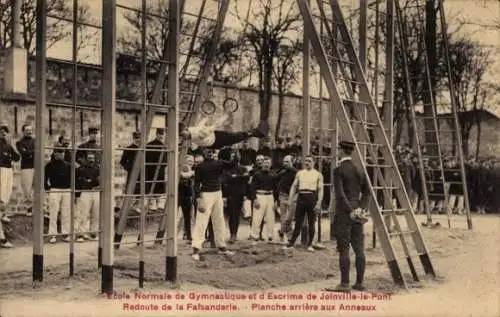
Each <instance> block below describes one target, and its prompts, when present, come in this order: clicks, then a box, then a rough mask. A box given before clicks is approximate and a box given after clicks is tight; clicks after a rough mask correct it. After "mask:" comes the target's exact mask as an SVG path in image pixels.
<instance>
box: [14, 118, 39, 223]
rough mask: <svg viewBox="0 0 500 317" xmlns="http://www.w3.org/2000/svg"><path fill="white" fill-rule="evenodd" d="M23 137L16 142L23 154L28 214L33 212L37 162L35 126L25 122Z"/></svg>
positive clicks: (23, 177)
mask: <svg viewBox="0 0 500 317" xmlns="http://www.w3.org/2000/svg"><path fill="white" fill-rule="evenodd" d="M22 131H23V137H22V138H21V139H20V140H19V141H17V142H16V148H17V150H18V151H19V154H20V155H21V189H22V192H23V196H24V201H25V203H26V206H27V208H28V210H27V212H26V215H27V216H31V214H32V210H33V207H32V204H33V202H32V196H33V172H34V164H35V139H34V138H33V126H32V125H31V124H24V125H23V127H22Z"/></svg>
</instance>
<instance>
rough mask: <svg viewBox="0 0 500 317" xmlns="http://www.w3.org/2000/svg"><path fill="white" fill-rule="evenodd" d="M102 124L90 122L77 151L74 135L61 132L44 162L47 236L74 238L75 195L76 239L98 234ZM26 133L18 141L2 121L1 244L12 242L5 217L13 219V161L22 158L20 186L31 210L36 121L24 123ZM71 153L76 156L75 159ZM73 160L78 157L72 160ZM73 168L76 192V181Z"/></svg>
mask: <svg viewBox="0 0 500 317" xmlns="http://www.w3.org/2000/svg"><path fill="white" fill-rule="evenodd" d="M98 132H99V129H97V128H89V129H88V133H89V139H88V141H86V142H84V143H82V144H80V145H79V146H78V148H77V149H75V151H72V150H70V149H69V146H70V141H69V139H68V137H67V136H66V135H65V134H63V135H61V136H59V138H58V142H57V143H55V144H54V145H53V146H52V155H51V156H50V158H49V160H48V162H47V163H46V164H45V168H44V177H45V179H44V190H45V191H46V201H45V206H44V210H45V217H46V218H48V219H49V228H48V237H47V239H48V242H49V243H56V242H57V237H60V238H61V239H62V240H63V241H65V242H69V241H70V236H69V234H70V215H71V200H72V199H75V202H76V204H75V223H74V224H75V232H77V233H78V234H77V238H76V241H77V242H83V241H85V240H94V241H95V240H97V234H98V230H99V228H98V225H99V217H98V215H99V183H100V180H99V173H100V172H99V161H100V157H101V155H100V152H101V150H100V149H99V145H98V141H97V136H98ZM22 133H23V136H22V137H21V139H20V140H19V141H17V142H16V143H15V144H14V142H13V141H12V138H11V137H10V130H9V127H8V126H7V125H6V124H0V208H1V210H0V211H1V212H2V221H1V222H2V224H0V247H3V248H11V247H12V244H11V243H10V242H9V241H8V240H7V238H6V237H5V233H4V230H3V223H9V222H10V218H9V217H8V215H7V208H8V203H9V201H10V197H11V195H12V189H13V178H14V177H13V175H14V171H13V163H14V162H19V161H20V176H21V177H20V180H21V184H20V185H21V186H20V187H21V189H22V193H23V197H24V205H25V206H26V212H25V214H26V215H27V216H31V215H32V211H33V210H32V206H33V177H34V158H35V139H34V137H33V126H32V125H31V124H29V123H27V124H24V125H23V126H22ZM73 155H74V156H75V158H74V159H73ZM72 162H75V164H74V165H73V164H72ZM73 170H74V174H75V180H74V185H75V195H74V197H73V195H72V191H71V188H72V186H73V180H72V175H73Z"/></svg>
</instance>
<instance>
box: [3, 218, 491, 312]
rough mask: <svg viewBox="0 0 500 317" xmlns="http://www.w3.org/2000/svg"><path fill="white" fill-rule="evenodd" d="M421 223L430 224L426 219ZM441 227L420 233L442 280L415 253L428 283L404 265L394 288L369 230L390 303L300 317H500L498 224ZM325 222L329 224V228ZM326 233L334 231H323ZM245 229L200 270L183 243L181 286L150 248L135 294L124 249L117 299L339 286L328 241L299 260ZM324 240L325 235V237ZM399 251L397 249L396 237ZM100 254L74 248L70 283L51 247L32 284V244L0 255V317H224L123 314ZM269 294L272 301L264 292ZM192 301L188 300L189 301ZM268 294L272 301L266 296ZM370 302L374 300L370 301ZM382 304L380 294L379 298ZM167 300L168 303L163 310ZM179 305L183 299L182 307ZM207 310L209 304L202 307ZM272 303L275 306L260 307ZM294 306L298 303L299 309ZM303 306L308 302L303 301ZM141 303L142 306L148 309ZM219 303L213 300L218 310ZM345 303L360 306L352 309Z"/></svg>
mask: <svg viewBox="0 0 500 317" xmlns="http://www.w3.org/2000/svg"><path fill="white" fill-rule="evenodd" d="M419 220H421V221H423V218H419ZM437 220H438V221H439V222H440V223H441V224H443V225H444V226H443V227H441V228H437V229H428V228H423V229H422V230H423V234H424V238H425V241H426V243H427V247H428V249H429V250H430V254H431V258H432V261H433V264H434V268H435V270H436V272H437V274H438V279H436V280H434V279H431V278H428V277H425V276H423V270H422V266H421V265H420V262H419V260H418V256H416V254H415V255H414V256H412V258H413V263H414V264H415V266H416V268H417V272H418V273H419V276H420V277H421V281H420V283H416V282H412V279H411V275H410V274H409V269H408V265H407V264H406V259H404V258H402V259H400V265H401V267H402V269H403V271H404V273H405V276H406V279H407V281H408V282H409V290H408V291H405V290H400V289H397V288H395V287H394V286H393V283H392V279H391V278H390V274H389V270H388V268H387V265H386V262H385V259H384V256H383V254H382V251H381V248H380V246H378V247H377V248H375V249H373V248H372V246H371V240H372V239H371V238H372V237H371V228H370V226H369V224H368V225H367V227H366V249H367V269H366V286H367V287H368V289H369V290H368V294H391V295H387V296H386V297H385V299H384V300H377V299H373V300H372V299H370V300H367V301H366V303H365V302H363V303H362V304H367V305H368V304H370V305H374V307H375V308H376V310H375V311H373V310H372V311H362V312H354V311H340V310H339V305H341V304H342V303H341V302H338V301H336V302H331V303H335V304H336V305H337V309H336V310H335V311H330V312H328V313H325V312H323V313H321V312H318V311H311V310H310V309H311V308H310V307H309V308H308V306H303V307H302V308H299V309H298V311H296V313H298V312H300V314H301V315H304V314H307V315H309V314H310V315H315V316H316V315H318V316H319V315H322V314H324V315H328V316H332V315H341V314H342V315H343V314H347V315H353V316H357V315H363V316H500V310H499V307H500V300H499V297H500V292H499V287H498V285H500V278H499V276H500V274H499V273H500V272H499V268H500V252H499V251H500V249H499V248H500V247H499V242H500V239H499V237H500V234H499V233H500V230H499V229H500V221H499V220H500V217H498V216H492V215H486V216H476V217H474V218H473V221H474V230H473V231H469V230H467V226H466V223H465V217H463V216H462V217H460V218H459V217H458V216H455V219H454V221H453V223H452V225H453V228H452V229H448V228H447V226H446V225H445V224H446V220H445V219H444V218H441V219H439V218H438V219H437ZM327 227H328V224H327V223H326V222H324V225H323V228H327ZM325 231H327V230H325ZM247 236H248V226H246V225H245V226H243V227H242V229H241V234H240V237H241V240H242V241H239V242H237V244H235V245H234V246H232V248H233V249H234V250H235V251H236V254H235V255H234V256H233V257H232V258H225V257H224V256H220V255H217V254H215V253H214V252H212V251H210V250H207V252H206V253H205V254H204V258H205V261H204V262H203V265H197V264H195V263H193V261H192V260H191V258H190V256H189V253H190V249H189V246H188V245H186V244H185V243H181V245H180V246H179V257H178V276H179V281H178V284H176V285H167V284H166V283H165V282H164V275H165V273H164V272H165V269H164V267H165V264H164V255H165V250H164V249H163V248H151V247H148V248H146V250H145V252H144V259H145V263H146V264H145V265H146V268H145V288H144V289H143V290H139V289H138V282H137V277H138V261H139V249H138V248H137V247H135V245H134V244H131V245H127V246H124V247H122V248H121V249H120V250H118V251H117V252H116V254H115V289H116V291H117V292H118V293H120V294H125V293H126V294H134V292H149V293H155V294H156V293H163V292H166V291H167V292H171V293H172V294H174V293H177V292H197V293H198V294H206V293H207V292H224V290H228V291H230V292H233V293H240V292H256V293H257V294H268V292H280V293H282V294H284V293H285V292H286V293H290V294H303V295H304V296H306V295H305V294H306V293H308V292H319V293H315V294H317V296H321V290H322V289H323V288H324V287H329V286H335V285H336V284H337V283H338V279H339V272H338V256H337V254H336V251H335V247H334V244H332V243H330V242H326V243H325V244H326V246H327V249H326V250H321V251H316V252H314V253H309V252H306V251H304V250H303V249H300V248H297V249H296V250H295V251H293V252H292V253H289V252H284V251H282V250H281V246H278V245H267V244H263V245H259V246H256V247H252V246H250V245H249V243H248V241H246V240H245V237H247ZM323 236H325V237H326V236H328V234H327V232H326V233H325V234H324V235H323ZM393 241H394V245H395V246H396V250H397V251H400V247H399V245H400V243H399V241H396V238H394V239H393ZM96 248H97V246H96V244H95V243H85V244H78V245H75V257H76V268H75V272H76V274H75V276H73V277H71V278H69V277H68V265H67V263H68V260H67V258H68V255H67V254H68V245H67V244H57V245H47V246H46V247H45V258H44V261H45V272H44V282H43V284H42V285H33V284H32V281H31V274H32V273H31V246H30V245H24V246H17V247H16V248H14V249H11V250H0V267H1V269H0V285H1V287H0V298H1V301H0V316H7V317H11V316H30V317H31V316H156V315H158V316H159V315H162V316H164V315H173V316H181V315H182V316H183V315H191V316H205V315H214V316H219V315H222V314H223V313H221V312H220V311H219V312H212V313H210V312H207V311H203V312H201V311H189V312H185V311H177V312H171V313H170V312H166V311H161V312H156V311H130V310H124V309H123V307H124V306H123V305H124V303H123V301H120V300H106V299H104V297H103V296H102V295H99V294H97V293H98V289H99V286H100V284H99V283H100V282H99V275H98V271H97V268H96V263H97V257H96V254H97V250H96ZM352 258H353V260H352V261H351V267H352V268H351V271H352V274H351V276H353V277H354V257H352ZM266 292H267V293H266ZM186 294H187V293H186ZM266 296H267V295H266ZM370 296H371V295H370ZM373 297H375V296H373ZM165 302H167V303H168V301H164V302H163V303H165ZM177 302H179V301H177ZM199 302H200V303H202V302H203V303H204V301H199ZM257 302H259V303H261V304H274V303H275V302H277V300H267V299H266V300H264V301H257ZM293 302H294V301H293V300H291V299H289V298H288V299H286V298H285V299H280V300H279V303H280V304H289V303H293ZM295 302H297V301H295ZM305 302H308V303H309V304H311V305H312V304H315V303H316V304H318V305H319V304H324V303H326V302H328V301H327V300H326V301H325V300H316V301H305ZM305 302H304V303H305ZM141 303H142V302H141ZM234 303H235V304H236V305H237V306H238V309H239V311H238V312H237V313H234V312H233V313H232V314H231V313H227V314H224V315H228V316H229V315H234V316H236V315H237V316H244V315H247V314H248V315H259V316H268V315H271V316H289V315H294V313H293V312H290V311H288V312H286V313H284V312H276V311H269V310H265V311H263V310H256V309H252V307H251V303H250V302H249V301H240V302H234ZM212 304H213V302H212ZM348 304H353V302H349V303H348Z"/></svg>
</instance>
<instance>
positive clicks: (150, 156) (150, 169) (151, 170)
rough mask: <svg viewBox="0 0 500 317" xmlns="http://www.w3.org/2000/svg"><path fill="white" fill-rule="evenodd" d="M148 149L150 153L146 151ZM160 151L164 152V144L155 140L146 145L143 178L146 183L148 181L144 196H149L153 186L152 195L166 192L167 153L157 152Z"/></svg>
mask: <svg viewBox="0 0 500 317" xmlns="http://www.w3.org/2000/svg"><path fill="white" fill-rule="evenodd" d="M148 149H150V151H148ZM162 149H163V150H165V144H163V142H161V141H159V140H156V139H155V140H153V141H150V142H149V143H148V144H146V177H145V178H146V181H148V183H146V194H149V193H150V192H151V189H152V186H153V185H154V190H153V193H155V194H163V193H165V190H166V182H165V170H166V167H167V152H161V151H158V150H162ZM151 150H154V151H151ZM160 159H161V161H160ZM155 176H156V179H155ZM151 181H155V182H151Z"/></svg>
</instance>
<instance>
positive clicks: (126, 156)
mask: <svg viewBox="0 0 500 317" xmlns="http://www.w3.org/2000/svg"><path fill="white" fill-rule="evenodd" d="M132 138H133V141H132V144H130V145H129V146H127V149H126V150H124V151H123V154H122V156H121V158H120V166H121V167H122V168H123V169H124V170H125V171H126V172H127V183H126V185H125V186H126V187H128V184H129V182H130V173H131V172H132V168H133V166H134V161H135V157H136V155H137V152H138V150H137V149H138V148H139V146H140V144H141V133H140V132H138V131H136V132H133V133H132ZM138 185H139V184H136V185H135V188H134V194H135V195H138V194H139V193H140V188H139V186H138Z"/></svg>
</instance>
